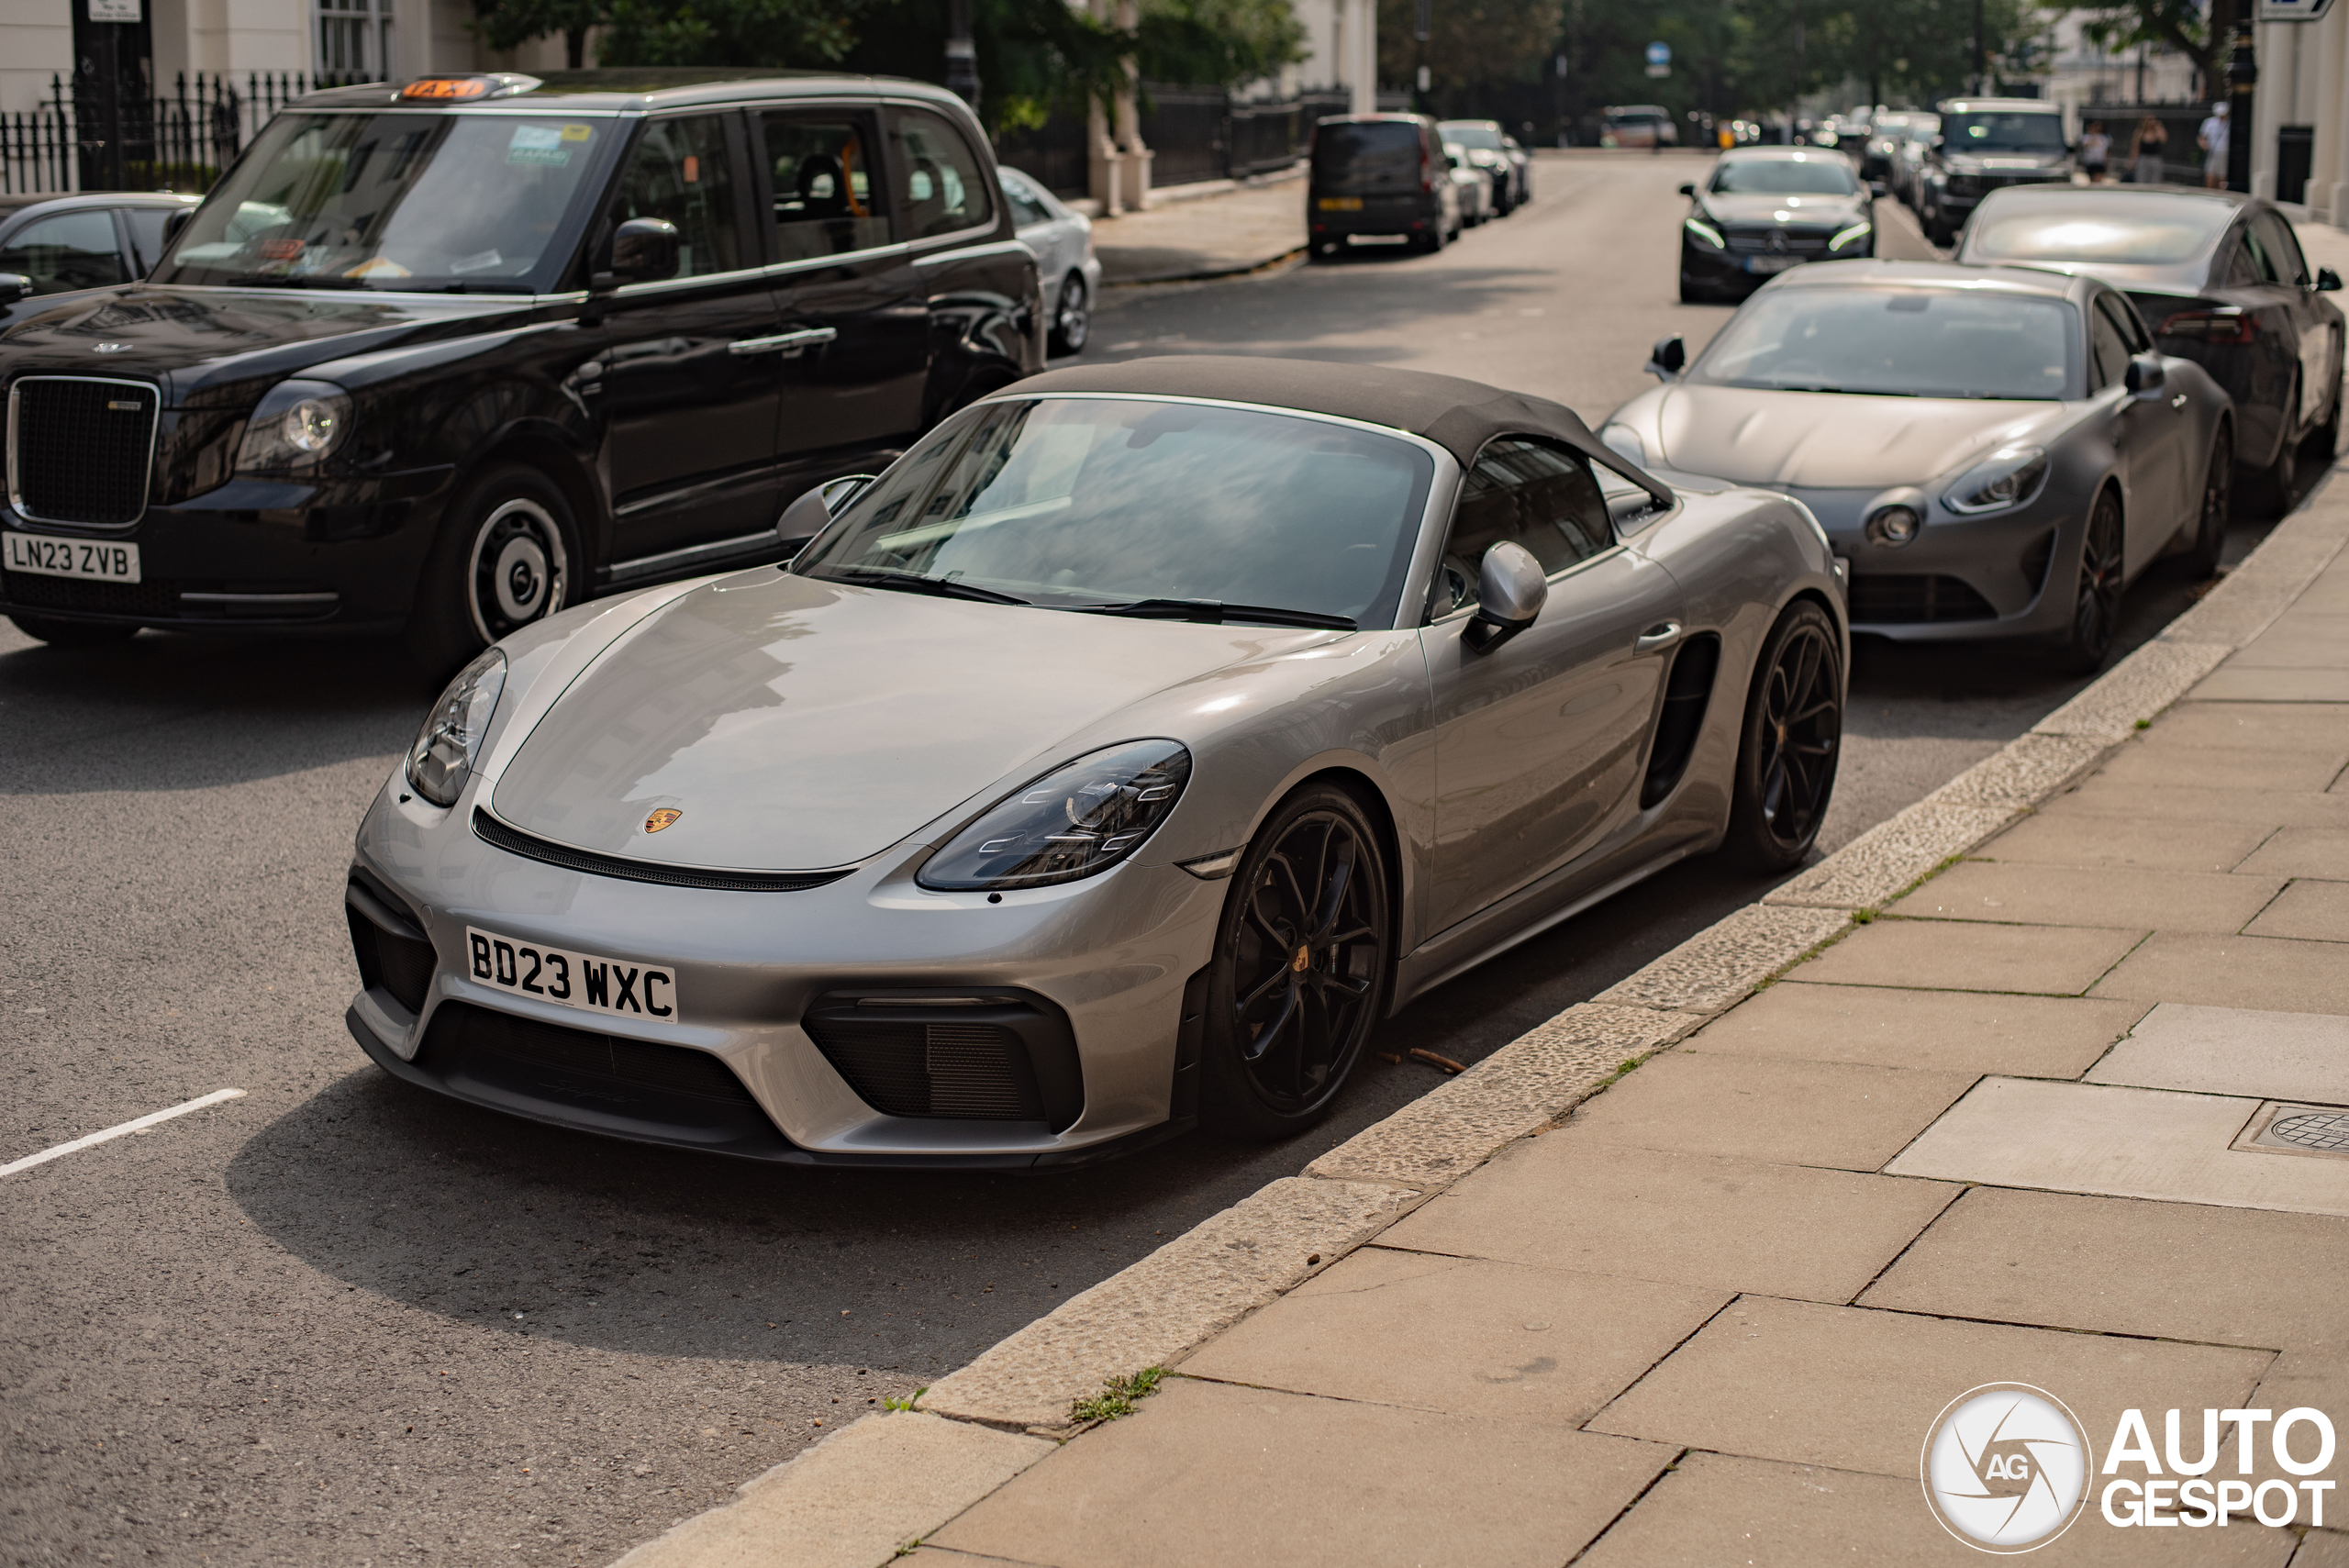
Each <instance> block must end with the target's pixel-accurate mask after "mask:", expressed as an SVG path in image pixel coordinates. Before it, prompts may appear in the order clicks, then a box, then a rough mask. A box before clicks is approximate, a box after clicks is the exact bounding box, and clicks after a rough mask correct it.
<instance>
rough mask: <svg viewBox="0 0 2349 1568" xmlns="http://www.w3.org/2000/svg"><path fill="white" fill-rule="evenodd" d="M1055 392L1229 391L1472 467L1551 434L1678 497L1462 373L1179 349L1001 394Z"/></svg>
mask: <svg viewBox="0 0 2349 1568" xmlns="http://www.w3.org/2000/svg"><path fill="white" fill-rule="evenodd" d="M1053 392H1123V393H1131V394H1133V395H1135V396H1138V397H1209V398H1220V399H1223V400H1225V401H1227V402H1231V403H1256V404H1262V405H1263V406H1265V407H1267V408H1297V409H1302V410H1303V411H1305V412H1307V413H1309V414H1329V415H1333V416H1335V417H1338V418H1341V419H1359V420H1361V421H1362V422H1363V423H1364V424H1366V425H1385V426H1387V427H1388V428H1392V429H1397V430H1406V431H1408V432H1409V433H1410V434H1412V435H1415V436H1424V437H1426V438H1427V439H1429V440H1431V441H1433V442H1434V443H1435V444H1436V445H1438V446H1440V447H1442V448H1443V450H1446V451H1448V452H1450V453H1451V454H1452V455H1453V457H1456V458H1458V459H1459V460H1460V464H1461V466H1462V467H1463V468H1465V467H1467V466H1468V465H1469V464H1470V463H1473V462H1475V461H1476V453H1477V452H1478V451H1479V450H1483V448H1484V445H1485V443H1486V441H1489V440H1491V439H1493V438H1494V437H1496V436H1508V435H1527V436H1547V437H1549V438H1550V439H1552V440H1555V441H1560V442H1563V443H1564V444H1565V445H1567V446H1570V447H1572V448H1574V449H1575V450H1577V451H1579V452H1581V453H1583V454H1584V455H1585V456H1586V457H1588V458H1589V459H1590V460H1591V461H1592V462H1596V463H1598V464H1601V465H1602V466H1604V467H1607V468H1610V469H1613V470H1614V471H1615V472H1616V473H1620V474H1621V475H1622V476H1623V477H1624V478H1626V479H1629V480H1630V481H1631V482H1632V483H1633V484H1637V485H1639V486H1640V487H1641V488H1642V489H1643V490H1645V491H1646V492H1647V493H1648V494H1649V495H1653V496H1654V497H1655V498H1656V499H1657V500H1658V501H1660V502H1662V503H1664V505H1665V506H1670V505H1671V504H1672V501H1673V494H1672V491H1671V489H1670V487H1669V486H1667V485H1666V484H1664V482H1663V481H1662V480H1660V479H1655V478H1652V477H1651V476H1649V475H1648V474H1646V473H1642V472H1641V471H1640V470H1639V469H1637V468H1635V467H1633V466H1632V465H1631V463H1630V462H1628V461H1626V460H1625V459H1624V458H1623V457H1622V456H1621V455H1620V453H1618V452H1617V451H1616V450H1614V449H1613V448H1612V447H1609V446H1608V445H1607V444H1606V443H1605V442H1603V441H1601V440H1600V439H1598V437H1597V436H1594V435H1592V434H1591V433H1590V427H1589V426H1587V425H1586V424H1584V423H1583V422H1582V419H1581V417H1580V416H1578V415H1576V414H1575V411H1574V410H1573V409H1571V408H1569V407H1567V406H1565V405H1564V404H1563V403H1553V402H1551V401H1550V400H1549V399H1548V398H1546V397H1530V396H1528V395H1525V394H1524V393H1521V392H1504V391H1502V390H1501V389H1500V388H1498V387H1494V386H1487V385H1486V384H1484V383H1483V382H1481V381H1469V380H1467V379H1465V378H1464V377H1461V376H1456V375H1435V374H1431V373H1429V372H1427V371H1406V370H1390V369H1387V368H1386V367H1384V366H1379V365H1355V364H1336V363H1331V362H1330V361H1325V360H1281V359H1271V358H1266V357H1260V356H1257V355H1252V354H1175V355H1166V356H1163V357H1161V358H1156V359H1147V360H1128V361H1125V362H1124V363H1123V364H1114V365H1078V366H1074V367H1072V368H1070V369H1068V370H1056V371H1046V372H1045V373H1043V374H1041V375H1033V376H1030V377H1029V378H1028V379H1027V380H1025V381H1021V382H1015V383H1014V384H1011V385H1010V386H1008V387H1006V388H1005V389H1004V390H1003V391H1002V392H1001V393H999V394H997V395H998V396H1006V397H1019V396H1025V395H1032V394H1039V393H1053Z"/></svg>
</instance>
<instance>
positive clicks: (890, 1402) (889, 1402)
mask: <svg viewBox="0 0 2349 1568" xmlns="http://www.w3.org/2000/svg"><path fill="white" fill-rule="evenodd" d="M929 1392H930V1385H928V1384H926V1383H925V1384H923V1385H921V1386H920V1387H919V1388H917V1389H915V1390H914V1391H913V1392H912V1393H911V1394H908V1395H907V1396H905V1397H904V1398H903V1399H884V1400H882V1401H881V1408H883V1409H884V1410H910V1409H912V1408H913V1407H914V1401H915V1400H917V1399H918V1398H920V1397H921V1396H923V1395H925V1394H927V1393H929Z"/></svg>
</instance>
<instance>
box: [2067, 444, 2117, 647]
mask: <svg viewBox="0 0 2349 1568" xmlns="http://www.w3.org/2000/svg"><path fill="white" fill-rule="evenodd" d="M2124 539H2125V535H2124V533H2123V531H2122V529H2121V497H2120V496H2118V495H2114V494H2113V493H2112V491H2111V489H2110V487H2108V488H2106V489H2104V490H2101V491H2099V492H2098V493H2097V498H2096V507H2095V509H2094V510H2093V511H2091V512H2090V513H2089V514H2088V527H2087V534H2086V535H2085V536H2084V537H2083V538H2082V539H2081V540H2080V578H2079V589H2078V592H2077V594H2076V595H2075V596H2074V598H2073V601H2072V630H2071V635H2070V636H2069V637H2067V638H2066V639H2065V642H2064V650H2063V664H2064V667H2065V669H2067V670H2069V671H2071V672H2072V673H2075V674H2080V675H2092V674H2094V673H2096V672H2097V671H2099V670H2101V669H2103V668H2104V661H2105V657H2106V655H2108V654H2110V652H2111V651H2112V638H2113V634H2114V633H2115V632H2116V631H2117V630H2118V629H2119V628H2120V626H2121V595H2122V593H2123V592H2125V591H2126V589H2127V583H2126V581H2125V580H2124V577H2123V560H2122V553H2121V552H2122V547H2123V540H2124Z"/></svg>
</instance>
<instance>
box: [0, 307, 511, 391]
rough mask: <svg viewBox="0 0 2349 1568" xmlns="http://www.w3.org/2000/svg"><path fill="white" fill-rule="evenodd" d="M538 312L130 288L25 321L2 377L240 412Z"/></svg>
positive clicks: (0, 362) (0, 365)
mask: <svg viewBox="0 0 2349 1568" xmlns="http://www.w3.org/2000/svg"><path fill="white" fill-rule="evenodd" d="M28 303H31V302H28ZM539 308H540V307H539V306H537V305H536V304H535V303H534V302H532V301H530V300H529V299H524V298H517V297H513V296H498V295H483V296H481V297H478V298H469V297H464V296H458V297H455V298H451V299H450V300H448V301H446V302H442V301H440V300H436V299H427V298H418V297H414V296H399V297H390V298H383V297H376V296H373V295H362V294H349V293H325V292H318V291H311V290H297V289H226V288H185V287H172V286H165V285H161V284H151V285H150V284H132V285H131V286H129V287H127V288H118V289H106V290H103V291H99V292H97V293H95V294H86V295H74V296H73V297H72V300H71V302H70V303H66V304H61V305H59V306H55V307H54V308H51V309H47V310H42V311H40V312H39V313H38V314H36V315H30V316H22V317H18V318H17V320H16V321H15V322H14V323H13V324H12V325H11V326H10V327H9V328H8V332H7V336H6V339H0V371H5V372H6V373H8V374H11V375H14V374H18V373H25V372H28V371H61V370H71V371H76V372H82V373H89V372H92V371H95V370H97V369H99V368H103V369H104V370H105V372H106V374H108V375H119V376H130V377H134V378H137V379H140V380H153V381H156V382H159V383H161V385H162V388H163V402H164V406H166V407H172V408H206V407H242V406H245V405H247V404H249V403H250V402H251V401H252V400H253V398H255V397H257V396H258V395H260V393H259V389H260V388H265V387H266V386H268V385H269V384H272V383H274V382H276V381H278V380H281V379H283V378H284V377H286V376H289V375H295V374H298V373H301V372H303V371H306V370H309V369H310V368H312V367H313V366H316V365H319V364H323V363H325V362H327V361H330V360H340V359H345V358H348V357H350V356H352V355H356V354H373V353H377V352H380V351H381V350H386V349H394V348H399V347H402V346H405V345H407V344H412V343H418V342H425V341H432V340H438V339H451V338H461V337H467V336H471V335H473V334H477V333H480V332H484V331H487V330H491V329H494V328H496V327H498V326H500V325H520V324H522V323H523V322H526V321H528V320H529V319H530V318H531V317H532V316H533V315H534V313H536V312H537V311H538V310H539ZM101 345H105V347H104V348H103V349H102V348H101Z"/></svg>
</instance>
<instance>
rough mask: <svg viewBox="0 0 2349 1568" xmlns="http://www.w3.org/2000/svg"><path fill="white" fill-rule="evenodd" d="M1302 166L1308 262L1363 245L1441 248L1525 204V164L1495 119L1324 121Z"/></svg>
mask: <svg viewBox="0 0 2349 1568" xmlns="http://www.w3.org/2000/svg"><path fill="white" fill-rule="evenodd" d="M1308 168H1309V171H1310V172H1309V175H1308V179H1307V182H1306V195H1305V226H1306V244H1307V250H1308V254H1309V255H1311V256H1313V257H1315V258H1317V259H1319V258H1322V257H1327V256H1334V255H1338V254H1340V253H1341V252H1343V251H1345V250H1350V249H1353V248H1354V247H1356V246H1365V245H1396V246H1407V247H1408V248H1410V249H1412V250H1425V251H1435V250H1442V249H1443V248H1444V247H1445V246H1446V245H1449V244H1450V243H1451V242H1452V241H1453V240H1454V239H1458V238H1459V236H1460V232H1461V230H1463V229H1464V228H1473V227H1474V226H1475V225H1477V224H1480V223H1483V222H1485V221H1486V219H1487V218H1492V217H1507V216H1508V214H1510V213H1512V212H1514V211H1516V210H1517V209H1518V208H1519V207H1520V206H1524V205H1525V203H1527V202H1529V201H1531V200H1532V199H1533V161H1532V159H1531V157H1530V156H1528V155H1527V153H1526V150H1525V149H1524V148H1523V147H1521V146H1520V145H1519V144H1518V142H1517V139H1515V138H1514V137H1511V136H1509V135H1508V133H1507V132H1505V131H1503V130H1502V129H1501V128H1500V125H1499V123H1498V122H1497V121H1495V120H1447V121H1442V122H1441V123H1439V122H1438V121H1435V120H1432V119H1430V118H1429V117H1426V116H1425V115H1400V114H1397V115H1348V116H1344V117H1335V118H1330V119H1325V120H1323V121H1322V122H1321V123H1320V124H1319V127H1317V128H1315V130H1314V133H1313V147H1312V150H1311V152H1310V154H1309V155H1308Z"/></svg>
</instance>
